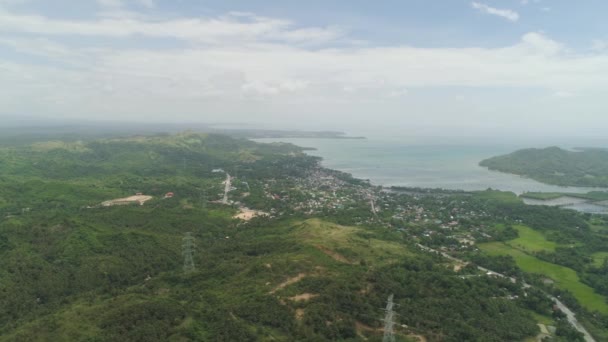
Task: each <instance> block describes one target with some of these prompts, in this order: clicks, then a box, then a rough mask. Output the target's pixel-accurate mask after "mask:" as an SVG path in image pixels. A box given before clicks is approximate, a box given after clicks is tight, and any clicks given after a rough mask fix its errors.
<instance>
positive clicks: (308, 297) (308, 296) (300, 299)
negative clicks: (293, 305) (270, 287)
mask: <svg viewBox="0 0 608 342" xmlns="http://www.w3.org/2000/svg"><path fill="white" fill-rule="evenodd" d="M315 297H319V295H318V294H315V293H302V294H299V295H295V296H293V297H289V299H291V300H293V301H294V302H305V301H308V300H311V299H313V298H315Z"/></svg>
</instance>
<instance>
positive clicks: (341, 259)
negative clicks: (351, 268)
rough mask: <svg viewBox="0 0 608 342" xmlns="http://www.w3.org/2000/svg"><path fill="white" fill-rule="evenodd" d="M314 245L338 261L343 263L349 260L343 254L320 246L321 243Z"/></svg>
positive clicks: (348, 262) (347, 262)
mask: <svg viewBox="0 0 608 342" xmlns="http://www.w3.org/2000/svg"><path fill="white" fill-rule="evenodd" d="M315 247H317V248H318V249H319V250H320V251H321V252H323V253H325V254H327V255H329V256H330V257H332V258H333V259H334V260H336V261H339V262H343V263H345V264H350V263H351V262H350V261H349V260H348V259H346V258H345V257H344V256H343V255H341V254H340V253H337V252H334V251H332V250H331V249H329V248H327V247H324V246H321V245H316V246H315Z"/></svg>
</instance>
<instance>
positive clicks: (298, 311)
mask: <svg viewBox="0 0 608 342" xmlns="http://www.w3.org/2000/svg"><path fill="white" fill-rule="evenodd" d="M302 318H304V309H296V319H297V320H298V321H301V320H302Z"/></svg>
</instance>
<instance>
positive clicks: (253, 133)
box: [212, 128, 365, 139]
mask: <svg viewBox="0 0 608 342" xmlns="http://www.w3.org/2000/svg"><path fill="white" fill-rule="evenodd" d="M212 132H213V133H218V134H226V135H230V136H232V137H236V138H246V139H263V138H273V139H277V138H307V139H365V137H361V136H348V135H346V133H344V132H337V131H295V130H293V131H292V130H270V129H218V128H215V129H214V130H213V131H212Z"/></svg>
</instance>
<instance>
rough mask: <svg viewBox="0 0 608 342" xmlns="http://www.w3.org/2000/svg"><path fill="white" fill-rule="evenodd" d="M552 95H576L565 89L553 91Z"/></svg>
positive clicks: (566, 96) (564, 96)
mask: <svg viewBox="0 0 608 342" xmlns="http://www.w3.org/2000/svg"><path fill="white" fill-rule="evenodd" d="M553 96H555V97H559V98H570V97H574V96H576V94H574V93H572V92H569V91H565V90H559V91H556V92H555V93H553Z"/></svg>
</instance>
